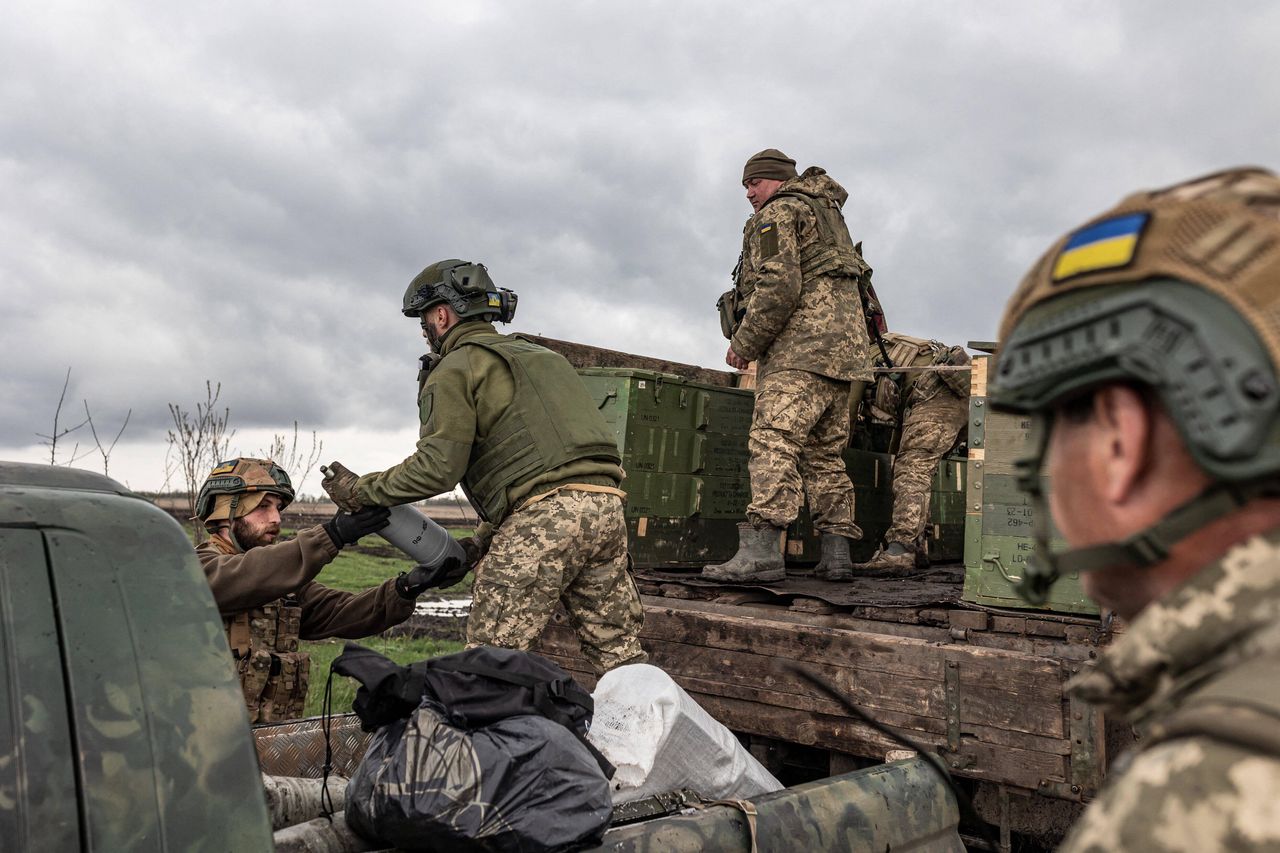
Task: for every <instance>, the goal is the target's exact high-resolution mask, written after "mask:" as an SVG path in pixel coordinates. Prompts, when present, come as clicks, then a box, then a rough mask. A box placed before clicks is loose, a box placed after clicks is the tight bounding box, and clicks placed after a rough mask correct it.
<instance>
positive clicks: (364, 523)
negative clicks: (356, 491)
mask: <svg viewBox="0 0 1280 853" xmlns="http://www.w3.org/2000/svg"><path fill="white" fill-rule="evenodd" d="M390 523H391V510H389V509H387V508H386V507H385V506H367V507H365V508H364V509H362V510H360V511H359V512H343V511H341V510H339V511H338V512H335V513H334V514H333V518H331V519H329V520H328V521H326V522H325V523H324V532H325V533H328V534H329V538H330V539H332V540H333V544H334V545H336V546H337V547H339V548H341V547H342V546H343V545H351V544H353V543H354V542H357V541H359V539H360V537H361V536H368V535H369V534H370V533H376V532H377V531H379V530H381V529H382V528H384V527H386V526H387V525H388V524H390Z"/></svg>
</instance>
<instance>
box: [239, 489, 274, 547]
mask: <svg viewBox="0 0 1280 853" xmlns="http://www.w3.org/2000/svg"><path fill="white" fill-rule="evenodd" d="M231 532H232V533H234V534H235V536H236V541H237V542H239V543H240V547H241V548H244V549H245V550H246V551H248V550H249V549H250V548H257V547H259V546H261V545H270V544H271V543H272V542H275V541H276V538H277V537H278V536H279V535H280V498H278V497H277V496H275V495H267V496H266V497H264V498H263V499H262V503H260V504H258V505H257V506H256V507H254V510H253V512H251V513H249V514H248V515H244V516H241V517H240V518H237V519H236V520H235V521H234V522H232V525H231Z"/></svg>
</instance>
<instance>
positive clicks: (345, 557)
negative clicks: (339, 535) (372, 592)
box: [316, 540, 471, 598]
mask: <svg viewBox="0 0 1280 853" xmlns="http://www.w3.org/2000/svg"><path fill="white" fill-rule="evenodd" d="M379 541H380V540H379ZM411 568H413V563H412V562H410V560H409V559H408V558H407V557H405V558H401V559H396V558H394V557H380V556H375V555H373V554H366V553H362V552H361V551H360V550H359V548H351V547H347V548H343V549H342V550H341V551H340V552H339V553H338V556H337V558H335V559H334V561H333V562H332V563H330V564H329V565H327V566H325V567H324V569H323V570H321V572H320V574H319V576H317V577H316V580H317V581H318V582H320V583H322V584H324V585H325V586H330V587H333V588H334V589H344V590H346V591H348V592H362V591H363V590H366V589H368V588H369V587H372V586H377V585H378V584H380V583H382V582H383V581H385V580H386V579H387V578H393V577H395V576H396V575H398V574H400V573H401V572H406V571H408V570H409V569H411ZM470 592H471V575H470V574H469V573H468V575H467V576H466V577H465V578H463V579H462V580H461V581H459V582H458V583H456V584H454V585H453V586H451V587H449V588H448V589H439V590H431V591H429V592H428V595H440V596H443V597H445V598H452V597H456V596H459V595H467V594H468V593H470Z"/></svg>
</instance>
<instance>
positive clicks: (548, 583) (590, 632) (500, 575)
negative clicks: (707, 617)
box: [467, 489, 648, 673]
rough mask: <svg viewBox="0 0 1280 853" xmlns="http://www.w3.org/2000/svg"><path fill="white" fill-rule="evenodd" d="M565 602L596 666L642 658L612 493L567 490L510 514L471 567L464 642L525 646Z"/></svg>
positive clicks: (620, 519) (640, 615)
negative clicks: (472, 581)
mask: <svg viewBox="0 0 1280 853" xmlns="http://www.w3.org/2000/svg"><path fill="white" fill-rule="evenodd" d="M557 602H559V603H561V604H563V605H564V609H565V612H566V613H567V614H568V616H569V624H570V625H571V626H572V627H573V629H574V631H575V632H576V633H577V635H578V642H579V643H580V644H581V647H582V655H583V657H585V658H586V659H587V662H588V663H590V664H591V665H592V666H593V667H594V668H595V670H596V671H597V672H600V673H603V672H607V671H608V670H611V669H613V668H614V667H616V666H621V665H622V664H627V663H643V662H644V661H645V660H647V659H648V657H647V655H646V654H645V653H644V651H643V650H642V649H641V648H640V640H639V634H640V627H641V625H643V624H644V611H643V610H641V608H640V596H639V594H638V593H637V591H636V585H635V581H633V580H632V579H631V575H630V574H629V573H628V571H627V524H626V519H625V517H624V516H623V514H622V499H621V498H619V497H618V496H617V495H610V494H601V493H599V492H583V491H575V490H572V489H564V490H562V491H559V492H557V493H555V494H554V495H552V496H550V497H547V498H543V499H542V500H538V501H535V502H533V503H531V504H527V505H526V506H524V507H521V508H520V509H518V510H516V511H515V512H513V513H512V514H511V515H509V516H507V518H506V519H504V520H503V522H502V523H501V524H500V525H498V527H497V529H496V530H495V531H494V535H493V541H492V543H491V544H490V545H489V551H488V553H487V554H485V557H484V559H483V560H481V561H480V564H479V565H478V566H477V567H476V579H475V585H474V586H473V588H472V601H471V615H470V616H469V617H468V619H467V646H468V647H471V646H501V647H502V648H507V649H523V650H528V649H530V648H531V647H532V646H533V645H534V644H535V643H536V642H537V641H538V638H539V637H540V636H541V635H542V631H543V629H544V628H546V626H547V622H548V621H549V620H550V619H551V615H552V613H553V612H554V611H555V608H556V603H557Z"/></svg>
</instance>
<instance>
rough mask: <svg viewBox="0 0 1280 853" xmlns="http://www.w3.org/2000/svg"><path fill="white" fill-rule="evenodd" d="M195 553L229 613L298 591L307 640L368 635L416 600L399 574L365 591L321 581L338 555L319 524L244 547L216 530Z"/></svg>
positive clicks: (399, 617) (397, 619)
mask: <svg viewBox="0 0 1280 853" xmlns="http://www.w3.org/2000/svg"><path fill="white" fill-rule="evenodd" d="M196 556H197V557H199V558H200V566H201V567H202V568H203V569H204V574H205V577H206V578H207V579H208V581H209V587H210V588H211V589H212V590H213V600H214V601H215V602H216V603H217V605H218V611H219V612H220V613H221V614H222V615H223V616H224V617H227V616H233V615H235V614H236V613H242V612H245V611H250V610H255V609H257V608H259V607H262V606H263V605H266V604H271V603H272V602H274V601H277V600H279V599H281V598H284V597H285V596H287V595H291V594H292V595H296V596H297V599H298V605H299V606H301V607H302V625H301V631H300V636H301V638H302V639H304V640H319V639H323V638H325V637H342V638H345V639H352V640H354V639H358V638H360V637H368V636H370V635H371V634H380V633H381V632H383V631H385V630H386V629H388V628H390V627H391V626H393V625H399V624H400V623H401V622H403V621H404V620H405V619H408V618H409V616H410V615H411V614H412V613H413V604H414V603H413V602H412V601H406V600H405V599H403V598H401V597H400V596H399V595H398V594H397V593H396V588H395V579H394V578H390V579H388V580H386V581H385V582H383V583H382V584H380V585H379V586H375V587H373V588H371V589H367V590H365V591H364V592H360V593H352V592H345V591H343V590H340V589H331V588H329V587H327V586H325V585H324V584H320V583H316V582H315V580H314V578H315V576H316V575H318V574H320V570H321V569H323V568H324V567H325V566H327V565H328V564H329V563H330V562H332V561H333V558H334V557H336V556H338V549H337V547H335V546H334V544H333V540H332V539H331V538H329V534H328V533H326V532H325V529H324V528H323V527H321V526H319V525H317V526H315V527H308V528H306V529H305V530H302V531H299V533H298V535H297V537H295V538H293V539H286V540H284V541H282V542H274V543H272V544H271V545H260V546H259V547H257V548H250V549H249V550H248V551H243V552H240V553H236V552H235V549H234V548H233V547H232V546H231V545H230V544H229V543H227V542H226V540H225V539H222V538H220V537H218V536H214V537H211V538H210V539H208V540H207V541H205V542H204V543H202V544H201V545H200V547H198V548H196Z"/></svg>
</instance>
